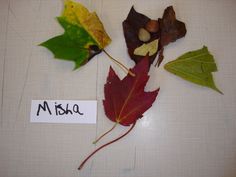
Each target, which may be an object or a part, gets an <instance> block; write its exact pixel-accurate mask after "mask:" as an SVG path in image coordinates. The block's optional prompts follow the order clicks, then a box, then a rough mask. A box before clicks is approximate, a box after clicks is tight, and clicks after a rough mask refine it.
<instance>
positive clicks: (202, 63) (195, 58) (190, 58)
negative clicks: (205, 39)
mask: <svg viewBox="0 0 236 177" xmlns="http://www.w3.org/2000/svg"><path fill="white" fill-rule="evenodd" d="M164 68H165V69H166V70H167V71H169V72H171V73H173V74H175V75H177V76H179V77H181V78H183V79H185V80H187V81H190V82H193V83H195V84H198V85H201V86H205V87H209V88H212V89H213V90H215V91H217V92H219V93H221V94H222V92H221V91H220V90H219V89H218V88H217V87H216V85H215V83H214V80H213V75H212V72H216V71H217V66H216V63H215V61H214V57H213V55H211V54H210V53H209V51H208V49H207V47H206V46H203V48H202V49H199V50H195V51H190V52H187V53H185V54H183V55H181V56H180V57H178V58H177V59H176V60H174V61H171V62H169V63H167V64H165V66H164Z"/></svg>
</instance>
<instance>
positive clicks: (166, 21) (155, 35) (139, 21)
mask: <svg viewBox="0 0 236 177" xmlns="http://www.w3.org/2000/svg"><path fill="white" fill-rule="evenodd" d="M150 20H151V19H150V18H148V17H147V16H145V15H143V14H140V13H138V12H136V11H135V10H134V8H133V7H132V8H131V10H130V12H129V14H128V17H127V18H126V20H125V21H124V22H123V31H124V36H125V41H126V45H127V48H128V53H129V55H130V58H131V59H132V60H134V61H135V62H136V63H138V62H139V60H141V59H142V56H138V55H135V54H134V50H135V49H137V48H139V47H140V46H142V45H143V44H145V43H144V42H142V41H140V40H139V38H138V31H139V29H140V28H150V24H148V22H150ZM153 21H155V20H153ZM147 24H148V25H147ZM157 26H158V28H157V31H156V32H150V34H151V39H150V40H149V41H148V43H150V42H152V41H153V40H156V39H160V40H159V45H158V50H157V52H158V51H160V52H159V57H158V61H157V64H158V66H159V65H160V64H161V62H162V60H163V58H164V56H163V51H164V46H166V45H168V44H169V43H170V42H174V41H176V40H177V39H179V38H181V37H183V36H185V34H186V28H185V24H184V23H183V22H181V21H179V20H177V19H176V17H175V12H174V9H173V7H172V6H169V7H167V8H166V9H165V11H164V14H163V17H162V19H160V18H159V19H158V25H157ZM157 52H156V53H155V54H154V55H152V56H151V57H150V63H153V61H154V60H155V58H156V55H157Z"/></svg>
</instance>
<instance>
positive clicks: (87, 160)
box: [78, 122, 136, 170]
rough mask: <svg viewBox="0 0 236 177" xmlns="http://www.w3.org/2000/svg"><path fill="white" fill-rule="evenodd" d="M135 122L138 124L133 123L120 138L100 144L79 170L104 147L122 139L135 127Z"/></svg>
mask: <svg viewBox="0 0 236 177" xmlns="http://www.w3.org/2000/svg"><path fill="white" fill-rule="evenodd" d="M135 124H136V122H134V123H133V124H132V126H131V127H130V128H129V130H128V131H127V132H125V133H124V134H123V135H121V136H119V137H118V138H116V139H114V140H112V141H110V142H108V143H106V144H104V145H102V146H100V147H99V148H97V149H95V150H94V151H93V152H92V153H91V154H90V155H89V156H88V157H87V158H86V159H85V160H84V161H83V162H82V163H81V164H80V166H79V168H78V170H81V169H82V168H83V166H84V164H85V163H86V162H87V161H88V160H89V159H90V157H92V156H93V155H94V154H95V153H96V152H98V151H99V150H101V149H103V148H104V147H106V146H108V145H110V144H112V143H114V142H116V141H118V140H120V139H121V138H123V137H124V136H126V135H127V134H128V133H129V132H130V131H131V130H132V129H133V128H134V126H135Z"/></svg>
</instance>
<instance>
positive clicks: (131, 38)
mask: <svg viewBox="0 0 236 177" xmlns="http://www.w3.org/2000/svg"><path fill="white" fill-rule="evenodd" d="M150 20H151V19H150V18H148V17H147V16H145V15H143V14H141V13H138V12H137V11H135V9H134V7H132V8H131V9H130V12H129V14H128V16H127V18H126V20H124V21H123V23H122V25H123V31H124V36H125V41H126V45H127V48H128V53H129V56H130V58H131V59H132V60H134V61H135V63H138V62H139V61H140V60H142V58H143V56H138V55H135V54H134V50H135V49H136V48H138V47H140V46H141V45H143V44H144V42H142V41H140V40H139V38H138V33H139V29H140V28H145V25H146V24H147V23H148V22H149V21H150ZM150 34H151V39H150V40H149V41H148V42H152V41H154V40H156V39H158V38H159V32H156V33H150ZM156 55H157V53H155V54H154V55H152V56H151V57H149V62H150V64H152V63H153V61H154V59H155V58H156Z"/></svg>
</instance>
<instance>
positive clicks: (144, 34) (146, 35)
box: [138, 28, 151, 42]
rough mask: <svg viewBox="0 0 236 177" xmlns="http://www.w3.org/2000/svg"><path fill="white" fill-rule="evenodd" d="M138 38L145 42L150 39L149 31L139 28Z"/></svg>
mask: <svg viewBox="0 0 236 177" xmlns="http://www.w3.org/2000/svg"><path fill="white" fill-rule="evenodd" d="M138 38H139V40H140V41H142V42H147V41H149V40H150V39H151V35H150V33H149V32H148V31H147V30H145V29H144V28H140V29H139V32H138Z"/></svg>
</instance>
